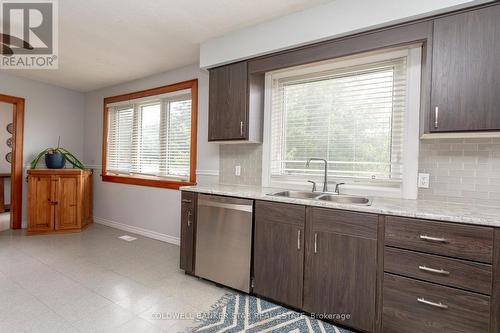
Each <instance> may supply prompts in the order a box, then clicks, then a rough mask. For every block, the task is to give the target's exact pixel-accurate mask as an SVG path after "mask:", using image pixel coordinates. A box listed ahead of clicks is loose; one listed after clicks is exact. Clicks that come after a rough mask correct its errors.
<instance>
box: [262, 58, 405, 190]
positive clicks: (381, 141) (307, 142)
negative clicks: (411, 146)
mask: <svg viewBox="0 0 500 333" xmlns="http://www.w3.org/2000/svg"><path fill="white" fill-rule="evenodd" d="M318 68H321V70H320V71H318V70H317V69H316V70H315V68H314V66H311V67H310V68H308V69H307V71H306V73H300V75H299V74H297V73H296V72H293V73H294V74H291V75H290V76H287V75H286V72H285V73H284V74H283V73H280V75H279V76H277V77H276V78H272V95H271V96H272V97H271V118H270V119H271V133H270V134H271V147H270V155H271V156H270V180H271V182H273V181H274V182H288V183H290V182H300V183H304V182H305V180H320V179H322V173H323V164H322V163H320V162H317V163H311V165H310V168H306V167H305V163H306V161H307V159H308V158H311V157H316V158H324V159H326V160H327V161H328V164H329V165H328V167H329V175H330V176H332V177H334V178H335V179H336V180H338V179H342V178H348V179H351V180H352V179H359V180H362V181H366V182H373V181H376V182H380V183H388V184H390V183H391V184H392V183H399V182H401V179H402V152H403V139H404V138H403V136H404V123H405V122H404V117H405V105H406V104H405V100H406V88H407V87H406V86H407V83H406V77H407V72H406V57H401V58H397V59H391V60H385V61H378V62H375V63H365V64H362V65H356V66H352V67H347V68H346V67H344V68H335V69H331V70H325V69H324V66H322V67H321V66H320V67H318Z"/></svg>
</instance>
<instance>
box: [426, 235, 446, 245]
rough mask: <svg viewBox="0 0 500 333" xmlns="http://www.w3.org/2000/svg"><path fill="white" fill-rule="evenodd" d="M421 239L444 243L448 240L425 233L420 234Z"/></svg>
mask: <svg viewBox="0 0 500 333" xmlns="http://www.w3.org/2000/svg"><path fill="white" fill-rule="evenodd" d="M420 239H421V240H425V241H429V242H437V243H446V242H448V241H447V240H446V238H442V237H432V236H427V235H420Z"/></svg>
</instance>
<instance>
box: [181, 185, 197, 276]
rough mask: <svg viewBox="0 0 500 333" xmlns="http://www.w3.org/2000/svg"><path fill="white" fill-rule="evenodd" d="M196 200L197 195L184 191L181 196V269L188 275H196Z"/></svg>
mask: <svg viewBox="0 0 500 333" xmlns="http://www.w3.org/2000/svg"><path fill="white" fill-rule="evenodd" d="M196 199H197V194H196V193H193V192H184V191H183V192H182V194H181V201H182V203H181V249H180V268H181V269H182V270H184V271H185V272H186V273H188V274H194V259H195V258H194V255H195V244H196V242H195V236H196Z"/></svg>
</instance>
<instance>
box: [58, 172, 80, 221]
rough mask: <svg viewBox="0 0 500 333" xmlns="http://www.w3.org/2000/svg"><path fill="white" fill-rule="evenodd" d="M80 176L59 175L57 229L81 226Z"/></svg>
mask: <svg viewBox="0 0 500 333" xmlns="http://www.w3.org/2000/svg"><path fill="white" fill-rule="evenodd" d="M79 184H80V176H59V177H57V204H56V218H55V226H56V230H64V229H77V228H80V216H81V215H80V209H81V207H80V205H79V191H80V186H79Z"/></svg>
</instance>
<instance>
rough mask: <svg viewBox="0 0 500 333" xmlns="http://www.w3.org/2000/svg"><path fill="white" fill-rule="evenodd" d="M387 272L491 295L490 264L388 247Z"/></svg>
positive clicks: (386, 255) (386, 257) (386, 256)
mask: <svg viewBox="0 0 500 333" xmlns="http://www.w3.org/2000/svg"><path fill="white" fill-rule="evenodd" d="M384 270H385V271H386V272H390V273H395V274H399V275H404V276H408V277H414V278H417V279H421V280H425V281H430V282H436V283H440V284H444V285H447V286H451V287H458V288H462V289H466V290H470V291H475V292H479V293H483V294H488V295H490V294H491V280H492V271H491V265H487V264H480V263H476V262H471V261H465V260H460V259H451V258H445V257H440V256H436V255H432V254H425V253H419V252H413V251H407V250H401V249H395V248H390V247H386V248H385V255H384Z"/></svg>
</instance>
